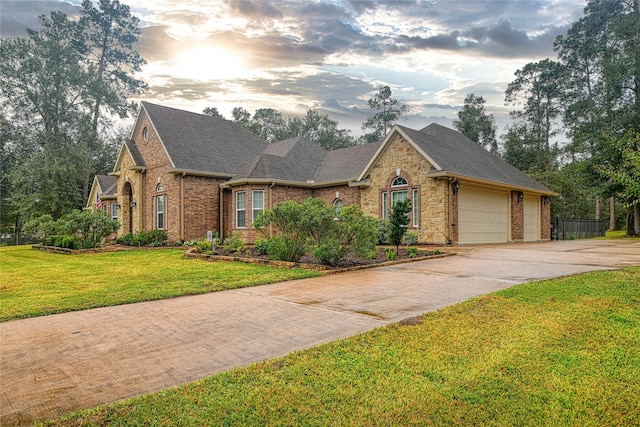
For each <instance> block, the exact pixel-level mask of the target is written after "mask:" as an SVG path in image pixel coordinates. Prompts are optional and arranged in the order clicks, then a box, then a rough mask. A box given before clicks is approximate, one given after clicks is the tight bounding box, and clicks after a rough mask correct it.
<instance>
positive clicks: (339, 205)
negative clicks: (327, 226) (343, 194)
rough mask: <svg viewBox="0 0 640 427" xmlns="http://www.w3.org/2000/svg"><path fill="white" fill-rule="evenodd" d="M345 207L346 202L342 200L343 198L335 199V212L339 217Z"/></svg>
mask: <svg viewBox="0 0 640 427" xmlns="http://www.w3.org/2000/svg"><path fill="white" fill-rule="evenodd" d="M343 207H344V203H343V202H342V199H340V198H337V199H335V200H334V201H333V214H334V215H335V216H336V217H337V216H338V213H339V212H340V209H342V208H343Z"/></svg>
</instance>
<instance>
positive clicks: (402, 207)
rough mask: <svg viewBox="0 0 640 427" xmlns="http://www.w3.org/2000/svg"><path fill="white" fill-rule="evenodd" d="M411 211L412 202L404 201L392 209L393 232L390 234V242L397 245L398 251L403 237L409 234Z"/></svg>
mask: <svg viewBox="0 0 640 427" xmlns="http://www.w3.org/2000/svg"><path fill="white" fill-rule="evenodd" d="M410 211H411V200H410V199H404V200H400V201H397V202H396V203H395V204H394V205H393V209H391V219H390V220H389V222H390V223H391V231H390V233H389V241H390V243H391V244H392V245H395V247H396V251H397V250H398V249H399V248H400V243H402V237H403V236H404V233H406V232H407V227H408V226H409V212H410Z"/></svg>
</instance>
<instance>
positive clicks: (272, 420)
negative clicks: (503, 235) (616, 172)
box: [45, 268, 640, 427]
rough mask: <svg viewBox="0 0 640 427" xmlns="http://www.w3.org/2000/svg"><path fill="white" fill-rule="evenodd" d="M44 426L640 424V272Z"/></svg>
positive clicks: (452, 312) (520, 296)
mask: <svg viewBox="0 0 640 427" xmlns="http://www.w3.org/2000/svg"><path fill="white" fill-rule="evenodd" d="M45 425H64V426H89V425H92V426H106V425H113V426H123V425H127V426H147V425H156V426H169V425H172V426H173V425H180V426H207V425H209V426H221V425H229V426H231V425H233V426H238V425H239V426H256V425H260V426H280V425H282V426H289V425H304V426H409V425H420V426H429V425H434V426H440V425H455V426H477V425H485V426H505V425H508V426H512V425H526V426H581V427H583V426H623V425H624V426H631V425H640V268H629V269H626V270H621V271H609V272H594V273H588V274H584V275H579V276H571V277H567V278H561V279H554V280H547V281H543V282H535V283H530V284H525V285H520V286H516V287H513V288H510V289H507V290H504V291H501V292H497V293H493V294H490V295H486V296H482V297H478V298H475V299H472V300H469V301H467V302H464V303H461V304H457V305H455V306H452V307H449V308H446V309H443V310H440V311H438V312H435V313H430V314H427V315H425V316H424V317H423V323H422V324H420V325H417V326H401V325H399V324H396V325H391V326H388V327H384V328H379V329H376V330H373V331H371V332H368V333H364V334H361V335H358V336H355V337H352V338H349V339H344V340H340V341H336V342H333V343H329V344H326V345H322V346H319V347H316V348H313V349H310V350H305V351H300V352H295V353H292V354H290V355H288V356H286V357H283V358H278V359H274V360H270V361H267V362H263V363H259V364H255V365H251V366H249V367H246V368H241V369H237V370H233V371H229V372H225V373H222V374H219V375H215V376H213V377H209V378H206V379H203V380H200V381H197V382H194V383H190V384H186V385H183V386H179V387H176V388H173V389H169V390H165V391H162V392H159V393H154V394H149V395H145V396H142V397H139V398H135V399H131V400H128V401H124V402H120V403H116V404H112V405H107V406H102V407H98V408H94V409H90V410H86V411H82V412H79V413H76V414H73V415H71V416H69V417H66V418H63V419H61V420H57V421H50V422H47V423H45Z"/></svg>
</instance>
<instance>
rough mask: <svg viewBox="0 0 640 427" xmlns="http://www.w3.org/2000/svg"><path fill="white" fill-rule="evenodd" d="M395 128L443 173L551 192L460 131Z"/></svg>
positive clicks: (428, 127) (433, 128)
mask: <svg viewBox="0 0 640 427" xmlns="http://www.w3.org/2000/svg"><path fill="white" fill-rule="evenodd" d="M398 127H399V128H400V129H401V130H402V131H403V132H404V133H405V134H406V135H407V136H408V137H409V138H411V140H412V141H413V142H414V143H415V144H416V145H417V146H418V147H420V149H421V150H422V151H423V152H424V153H426V154H427V155H428V156H429V157H431V159H432V160H433V161H434V162H435V163H437V165H438V166H440V168H442V171H444V172H449V173H452V174H454V175H461V176H467V177H471V178H478V179H481V180H485V181H492V182H498V183H502V184H507V185H514V186H520V187H526V188H531V189H535V190H540V191H544V192H549V193H552V191H551V190H549V189H548V188H547V187H545V186H544V185H542V184H540V183H539V182H537V181H536V180H534V179H533V178H531V177H530V176H529V175H527V174H525V173H524V172H522V171H520V170H518V169H516V168H515V167H513V166H511V165H510V164H509V163H507V162H505V161H504V160H502V159H500V158H499V157H497V156H495V155H494V154H491V153H489V152H488V151H487V150H485V149H484V148H483V147H482V146H480V145H479V144H477V143H475V142H473V141H472V140H470V139H469V138H467V137H466V136H464V135H463V134H461V133H460V132H457V131H455V130H453V129H449V128H446V127H444V126H441V125H438V124H436V123H433V124H431V125H429V126H427V127H425V128H423V129H421V130H419V131H417V130H414V129H409V128H406V127H403V126H398Z"/></svg>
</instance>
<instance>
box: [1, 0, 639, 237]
mask: <svg viewBox="0 0 640 427" xmlns="http://www.w3.org/2000/svg"><path fill="white" fill-rule="evenodd" d="M40 23H41V29H40V30H38V31H36V30H31V29H28V30H27V37H25V38H20V37H17V38H12V39H4V40H3V43H2V44H1V45H0V54H1V56H2V58H3V61H2V62H1V63H0V100H1V101H2V102H1V103H0V142H1V144H0V162H1V164H2V168H1V170H0V217H1V223H2V224H1V225H2V229H5V230H6V229H7V228H13V227H12V226H15V227H16V228H18V226H19V225H20V223H21V222H24V221H26V220H28V219H30V218H34V217H38V216H40V215H42V214H51V215H52V216H53V218H59V217H61V216H63V215H64V214H66V213H68V212H70V211H71V210H73V209H76V208H81V207H82V206H84V204H85V203H86V199H87V197H88V192H89V189H90V186H91V182H92V179H93V176H94V175H95V174H101V173H102V174H103V173H107V172H108V171H110V169H111V168H112V166H113V161H114V160H115V156H116V153H117V150H118V148H119V146H120V145H121V140H122V138H124V137H125V136H126V134H127V133H128V132H127V130H126V129H114V126H113V123H114V120H113V119H114V117H115V116H119V117H127V116H128V115H130V114H133V113H134V112H135V111H136V105H135V104H134V103H133V102H132V101H131V97H132V96H134V95H139V94H141V93H142V92H143V91H144V90H145V89H146V87H147V86H146V84H145V83H144V82H143V81H141V80H138V79H136V78H135V77H134V73H135V72H137V71H139V70H140V68H141V66H142V65H144V64H145V61H144V59H143V58H142V57H141V56H140V55H139V53H138V52H137V51H136V49H135V45H136V43H137V42H138V38H139V35H140V29H139V22H138V20H137V18H135V17H134V16H133V15H131V12H130V10H129V7H128V6H126V5H123V4H121V3H120V2H119V1H118V0H100V1H98V2H97V4H95V5H94V3H92V2H91V1H90V0H84V1H83V2H82V8H81V11H80V19H78V20H72V19H69V17H67V16H66V15H64V14H63V13H61V12H51V14H50V15H49V16H41V17H40ZM554 49H555V51H556V52H557V55H558V60H557V61H553V60H550V59H545V60H542V61H538V62H533V63H529V64H527V65H525V66H524V67H523V68H522V69H520V70H518V71H517V72H516V73H515V79H514V80H513V81H512V82H511V83H509V85H508V87H507V89H506V92H505V103H506V104H507V105H510V106H513V107H514V110H513V111H512V112H511V123H510V124H509V125H508V127H507V129H506V132H505V134H504V135H501V136H500V137H499V138H498V137H497V135H496V132H497V127H496V125H495V119H494V117H493V115H492V114H490V113H489V112H488V111H487V110H486V107H485V100H484V99H483V98H482V97H481V96H476V95H475V94H473V93H471V94H468V95H467V96H466V98H465V99H464V105H463V107H462V109H461V110H460V111H459V112H458V119H457V120H455V121H454V122H453V125H454V127H455V128H456V129H458V130H459V131H460V132H462V133H463V134H465V135H466V136H468V137H469V138H470V139H472V140H474V141H476V142H477V143H479V144H481V145H483V146H484V147H486V148H487V150H490V151H491V152H493V153H495V154H496V155H499V156H501V157H502V158H503V159H504V160H506V161H507V162H509V163H510V164H512V165H514V166H516V167H517V168H519V169H521V170H523V171H524V172H526V173H528V174H530V175H531V176H532V177H534V178H535V179H537V180H539V181H540V182H542V183H544V184H545V185H547V186H548V187H549V188H551V189H552V190H554V191H556V192H558V193H560V195H559V196H558V197H556V198H554V201H553V203H552V215H553V216H556V215H558V216H563V217H576V218H580V217H582V218H589V217H594V215H595V216H598V215H601V213H600V212H601V210H602V212H605V211H607V210H613V209H614V208H615V207H616V206H617V207H622V208H624V209H626V212H627V215H626V224H627V233H628V234H640V154H639V153H638V151H639V143H640V141H639V140H640V136H639V135H640V0H590V1H589V2H588V3H587V7H586V8H585V10H584V16H583V17H582V18H581V19H580V20H579V21H577V22H575V23H574V24H573V25H572V26H571V28H570V29H569V30H568V31H567V33H566V34H564V35H562V36H560V37H558V39H557V40H556V41H555V43H554ZM368 106H369V108H370V110H371V111H372V115H371V116H370V117H369V118H368V119H367V120H366V121H365V123H363V125H362V130H363V131H364V134H363V135H362V136H361V137H359V138H356V137H354V136H353V135H352V134H351V132H350V131H349V130H346V129H341V128H340V127H339V124H338V122H337V121H335V120H332V119H330V118H329V117H328V116H327V115H323V114H321V113H320V112H319V111H318V110H316V109H310V110H308V111H307V113H306V114H305V115H304V116H300V117H285V116H283V115H282V114H281V113H280V112H278V111H277V110H275V109H272V108H262V109H258V110H256V111H255V112H254V113H253V114H251V113H250V112H249V111H247V110H246V109H245V108H243V107H236V108H234V109H233V111H232V118H231V120H232V121H233V122H235V123H237V124H239V125H241V126H243V127H245V128H247V129H249V130H250V131H251V132H253V133H255V134H256V135H258V136H260V137H262V138H263V139H265V140H267V141H269V142H275V141H280V140H284V139H287V138H290V137H297V136H305V137H307V138H308V139H310V140H311V141H312V142H314V143H316V144H318V145H320V146H322V147H324V148H326V149H329V150H333V149H337V148H343V147H348V146H352V145H356V144H362V143H369V142H374V141H379V140H381V139H382V138H384V137H385V135H386V134H387V133H388V131H389V130H390V128H391V126H392V125H393V124H394V123H396V122H397V121H399V120H401V119H403V118H405V116H406V115H407V114H408V112H409V109H408V106H407V105H405V104H403V103H402V102H400V101H398V100H397V99H395V98H393V97H392V93H391V89H390V88H389V86H382V87H380V88H379V90H378V92H377V93H376V94H375V95H374V96H373V97H372V98H370V99H369V101H368ZM203 113H204V114H207V115H210V116H215V117H222V116H221V115H220V113H219V112H218V110H217V108H215V107H209V108H206V109H205V110H204V111H203ZM565 139H566V141H567V142H566V143H563V144H559V143H558V141H563V140H565ZM606 198H610V200H617V203H613V202H612V203H610V204H609V206H611V208H609V207H608V206H606V205H603V206H601V205H602V204H603V200H605V199H606ZM612 216H613V217H614V218H615V217H616V215H615V214H613V215H612ZM612 225H613V228H615V223H614V224H612Z"/></svg>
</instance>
